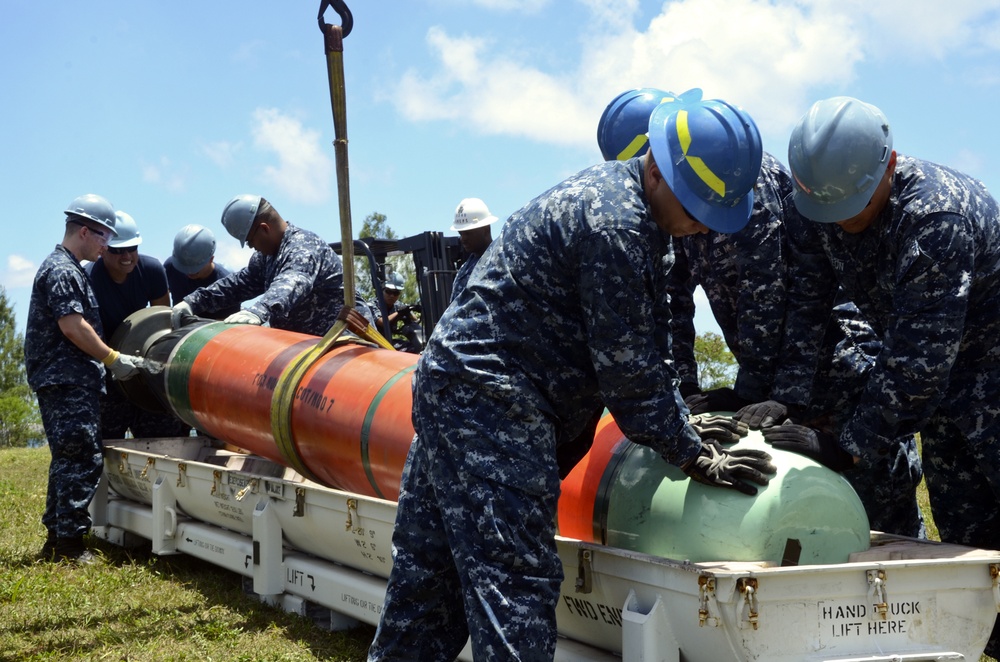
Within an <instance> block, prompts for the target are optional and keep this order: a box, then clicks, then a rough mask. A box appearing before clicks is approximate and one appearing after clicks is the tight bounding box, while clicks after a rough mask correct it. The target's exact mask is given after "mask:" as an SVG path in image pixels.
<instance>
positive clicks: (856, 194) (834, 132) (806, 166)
mask: <svg viewBox="0 0 1000 662" xmlns="http://www.w3.org/2000/svg"><path fill="white" fill-rule="evenodd" d="M891 155H892V129H891V128H890V127H889V120H887V119H886V117H885V115H884V114H883V113H882V111H881V110H879V109H878V108H876V107H875V106H873V105H871V104H867V103H865V102H863V101H858V100H857V99H854V98H851V97H832V98H830V99H824V100H822V101H817V102H816V103H814V104H813V106H812V108H810V109H809V112H807V113H806V114H805V115H803V116H802V119H800V120H799V123H798V124H796V125H795V128H794V129H792V133H791V137H790V138H789V141H788V165H789V168H790V169H791V171H792V179H793V180H794V183H795V188H794V190H793V192H792V200H793V201H794V202H795V207H796V208H797V209H798V210H799V213H801V214H802V215H803V216H805V217H806V218H808V219H810V220H813V221H818V222H821V223H838V222H840V221H844V220H847V219H849V218H853V217H854V216H857V215H858V214H859V213H860V212H861V210H863V209H864V208H865V207H866V206H867V205H868V203H869V202H870V201H871V199H872V195H873V194H874V193H875V187H876V186H878V183H879V182H880V181H881V180H882V176H883V175H884V174H885V170H886V168H887V167H888V166H889V157H890V156H891Z"/></svg>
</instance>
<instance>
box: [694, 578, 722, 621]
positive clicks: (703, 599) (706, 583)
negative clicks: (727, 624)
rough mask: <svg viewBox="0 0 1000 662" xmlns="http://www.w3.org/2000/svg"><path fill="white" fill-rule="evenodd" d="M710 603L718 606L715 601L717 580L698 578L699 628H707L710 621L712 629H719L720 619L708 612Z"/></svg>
mask: <svg viewBox="0 0 1000 662" xmlns="http://www.w3.org/2000/svg"><path fill="white" fill-rule="evenodd" d="M709 603H711V604H712V605H715V606H718V605H717V604H716V600H715V578H714V577H709V576H707V575H699V576H698V627H700V628H702V627H705V624H706V623H708V621H709V620H711V621H712V623H711V626H712V627H719V619H718V618H717V617H714V616H712V614H711V612H709V610H708V606H709Z"/></svg>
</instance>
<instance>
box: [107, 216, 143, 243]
mask: <svg viewBox="0 0 1000 662" xmlns="http://www.w3.org/2000/svg"><path fill="white" fill-rule="evenodd" d="M115 230H116V231H117V234H116V236H114V237H112V238H111V239H109V240H108V246H110V247H111V248H131V247H132V246H138V245H139V244H141V243H142V237H141V236H139V226H138V225H136V222H135V219H134V218H132V216H131V215H129V214H126V213H125V212H123V211H116V212H115Z"/></svg>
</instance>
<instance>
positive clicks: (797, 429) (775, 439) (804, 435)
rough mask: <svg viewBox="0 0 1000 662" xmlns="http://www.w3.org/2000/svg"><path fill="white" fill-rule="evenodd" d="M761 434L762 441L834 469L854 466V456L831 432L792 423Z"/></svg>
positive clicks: (772, 428)
mask: <svg viewBox="0 0 1000 662" xmlns="http://www.w3.org/2000/svg"><path fill="white" fill-rule="evenodd" d="M763 434H764V441H766V442H767V443H769V444H771V445H772V446H774V447H775V448H780V449H781V450H786V451H791V452H793V453H798V454H799V455H805V456H806V457H808V458H812V459H813V460H816V461H817V462H819V463H820V464H822V465H823V466H825V467H828V468H830V469H833V470H834V471H847V470H848V469H852V468H854V456H853V455H851V454H850V453H848V452H847V451H845V450H844V449H843V448H841V447H840V444H839V443H837V439H836V437H834V436H833V435H832V434H829V433H826V432H822V431H821V430H815V429H813V428H807V427H806V426H804V425H796V424H794V423H785V424H784V425H776V426H774V427H770V428H766V429H765V430H763Z"/></svg>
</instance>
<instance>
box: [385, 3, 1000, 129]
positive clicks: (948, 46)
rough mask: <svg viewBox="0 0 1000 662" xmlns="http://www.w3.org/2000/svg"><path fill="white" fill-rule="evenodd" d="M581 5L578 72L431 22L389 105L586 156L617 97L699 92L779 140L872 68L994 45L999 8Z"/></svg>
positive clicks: (997, 44) (998, 44) (419, 117)
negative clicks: (416, 61) (428, 66)
mask: <svg viewBox="0 0 1000 662" xmlns="http://www.w3.org/2000/svg"><path fill="white" fill-rule="evenodd" d="M577 2H578V4H580V5H582V6H583V7H584V8H585V11H586V12H587V13H588V18H587V19H586V21H584V24H585V25H588V26H592V27H591V28H588V30H589V32H588V34H586V35H581V39H580V52H579V58H578V60H577V62H578V64H577V65H575V67H571V68H569V69H568V70H564V71H560V72H558V73H552V72H549V71H546V70H543V69H542V68H540V67H539V66H538V65H537V64H535V63H537V62H539V61H544V60H545V58H544V56H543V57H536V56H537V54H534V55H533V56H532V58H531V59H530V60H528V58H527V57H525V55H524V54H523V53H522V52H520V50H519V49H521V50H523V44H517V45H510V44H509V42H501V41H499V40H498V41H493V40H490V39H489V37H488V36H487V37H483V36H482V35H484V34H486V35H488V34H489V33H488V32H486V31H479V32H478V33H477V36H476V37H472V36H467V35H455V34H450V33H449V32H447V31H446V30H445V29H443V28H441V27H433V28H431V29H430V30H428V32H427V36H426V41H427V47H428V49H429V50H430V51H431V52H432V53H433V55H434V57H435V58H436V60H437V66H436V67H435V68H434V70H432V71H418V70H416V69H410V70H408V71H406V72H405V73H404V74H403V75H402V76H401V77H400V79H399V81H398V85H397V87H396V90H395V92H394V94H393V95H392V100H393V103H395V104H396V105H397V107H398V109H399V111H400V113H401V114H402V115H403V116H404V117H408V118H411V119H413V120H415V121H427V120H449V121H454V122H459V123H463V124H465V125H467V126H469V127H471V128H472V129H473V130H475V131H478V132H481V133H483V134H493V135H495V134H500V135H515V136H524V137H528V138H532V139H535V140H537V141H539V142H545V143H554V144H559V145H570V144H572V145H579V146H581V147H585V146H592V144H593V133H594V123H595V121H596V118H597V117H599V116H600V113H601V111H602V110H603V109H604V106H605V105H606V104H607V102H608V101H609V100H610V99H612V98H613V97H614V96H615V95H617V94H618V93H619V92H621V91H623V90H625V89H629V88H632V87H643V86H656V87H660V88H662V89H666V90H671V91H674V92H682V91H684V90H686V89H688V88H691V87H701V88H702V89H704V91H705V95H706V97H709V98H712V97H714V98H724V99H727V100H731V101H733V102H735V103H738V104H739V105H741V106H743V107H744V108H746V109H747V110H748V111H750V113H751V114H752V115H753V116H754V118H755V119H756V120H757V123H758V125H759V126H760V128H761V131H762V133H764V134H765V135H767V134H768V133H770V134H772V135H782V136H783V135H784V134H786V133H787V131H788V130H789V129H790V128H791V126H792V125H793V124H794V122H795V121H796V120H797V119H798V118H799V117H800V116H801V114H802V112H804V110H805V109H806V108H807V107H808V105H809V103H810V102H811V101H812V100H813V97H814V96H815V94H816V93H817V90H829V89H831V88H832V89H837V88H843V87H845V86H847V85H848V84H850V83H851V82H852V81H853V80H854V79H855V76H856V71H857V69H858V67H861V66H864V64H865V62H866V61H868V60H875V59H881V60H882V61H884V62H889V63H893V62H895V61H896V60H897V59H900V58H910V59H903V60H900V61H901V62H903V63H910V65H911V66H913V62H912V61H911V59H916V60H918V61H919V60H920V59H925V58H929V57H931V58H932V57H939V56H941V55H942V54H944V53H946V52H950V51H955V50H957V49H963V50H965V51H968V50H977V49H978V50H988V49H993V50H996V49H997V48H1000V39H998V38H997V37H996V33H997V32H998V30H996V29H995V28H996V27H997V25H998V23H1000V17H998V16H997V14H996V10H995V0H990V1H987V0H955V1H954V2H948V3H938V2H935V1H932V0H882V1H880V2H871V1H870V0H770V1H764V0H674V1H671V2H665V3H663V5H662V9H661V11H660V13H659V14H658V15H657V16H655V17H654V18H652V19H651V20H650V21H649V23H648V25H644V26H636V25H635V21H636V17H637V16H639V14H640V12H639V4H638V2H637V1H636V0H625V1H624V2H621V3H607V2H600V1H599V0H577ZM720 17H724V20H720ZM984 24H986V25H988V26H990V29H985V28H984ZM541 47H543V46H540V48H541ZM983 78H987V79H988V75H983ZM468 99H478V100H488V101H487V102H479V103H475V104H469V103H466V101H467V100H468Z"/></svg>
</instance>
